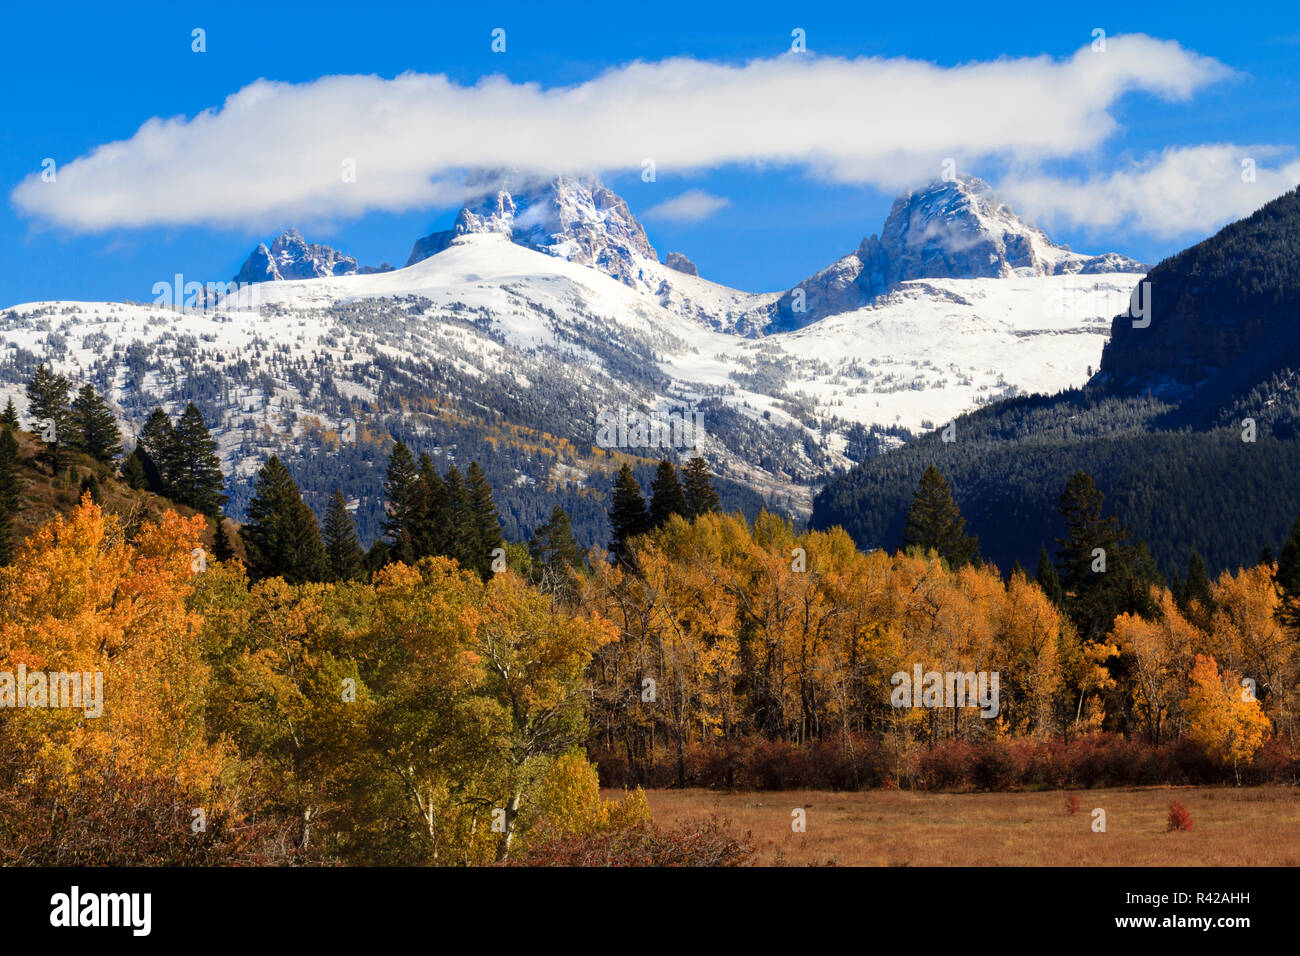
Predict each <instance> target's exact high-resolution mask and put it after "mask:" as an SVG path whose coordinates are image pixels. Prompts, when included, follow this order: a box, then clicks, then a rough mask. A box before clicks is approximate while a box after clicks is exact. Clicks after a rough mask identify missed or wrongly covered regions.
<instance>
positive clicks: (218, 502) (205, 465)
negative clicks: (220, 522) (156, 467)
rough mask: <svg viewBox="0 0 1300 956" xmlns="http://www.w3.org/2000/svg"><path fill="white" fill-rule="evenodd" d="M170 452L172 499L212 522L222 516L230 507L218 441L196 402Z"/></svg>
mask: <svg viewBox="0 0 1300 956" xmlns="http://www.w3.org/2000/svg"><path fill="white" fill-rule="evenodd" d="M170 451H171V454H170V458H171V473H170V475H169V476H168V483H169V485H170V491H171V495H172V497H173V498H175V500H176V501H179V502H180V503H181V504H183V505H189V506H190V507H191V508H194V509H195V510H196V511H200V512H202V513H203V514H205V515H207V516H208V517H210V518H215V517H217V516H218V515H220V514H221V506H222V505H224V504H225V503H226V495H225V494H224V493H223V492H222V487H223V486H224V485H225V477H224V476H223V475H222V474H221V459H220V458H219V457H217V443H216V440H215V439H213V437H212V435H211V433H210V432H209V431H208V426H207V424H205V423H204V421H203V414H202V412H200V411H199V410H198V409H197V408H195V407H194V403H193V402H191V403H190V404H189V405H187V406H186V407H185V411H184V412H183V413H182V414H181V417H180V418H179V419H178V420H177V422H176V427H175V428H174V429H173V430H172V436H171V449H170Z"/></svg>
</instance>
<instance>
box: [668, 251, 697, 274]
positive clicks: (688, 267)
mask: <svg viewBox="0 0 1300 956" xmlns="http://www.w3.org/2000/svg"><path fill="white" fill-rule="evenodd" d="M664 265H666V266H667V267H668V268H669V269H673V270H676V271H677V272H684V273H686V274H687V275H688V276H698V275H699V274H700V270H699V268H698V267H697V266H696V265H695V263H694V262H691V260H690V259H687V258H686V257H685V256H684V255H682V254H681V253H680V252H670V253H668V255H666V256H665V257H664Z"/></svg>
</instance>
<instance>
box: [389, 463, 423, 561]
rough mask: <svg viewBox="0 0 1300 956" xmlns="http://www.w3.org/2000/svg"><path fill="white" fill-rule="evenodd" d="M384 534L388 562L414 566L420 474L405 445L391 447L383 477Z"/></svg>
mask: <svg viewBox="0 0 1300 956" xmlns="http://www.w3.org/2000/svg"><path fill="white" fill-rule="evenodd" d="M384 500H385V501H386V502H387V506H386V507H387V513H386V515H385V517H384V534H385V535H387V536H388V543H389V560H391V561H400V562H402V563H403V564H414V563H415V562H416V560H418V558H419V557H420V555H419V554H418V553H417V547H416V539H417V537H418V533H419V520H420V474H419V472H418V471H417V470H416V467H415V459H414V458H413V457H412V456H411V449H409V448H408V447H406V443H405V442H400V441H399V442H398V443H397V444H395V445H394V446H393V453H392V454H391V455H390V456H389V458H388V472H387V474H386V475H385V477H384Z"/></svg>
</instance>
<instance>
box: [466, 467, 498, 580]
mask: <svg viewBox="0 0 1300 956" xmlns="http://www.w3.org/2000/svg"><path fill="white" fill-rule="evenodd" d="M465 487H466V489H467V490H468V492H469V504H470V521H471V523H472V528H473V530H472V532H471V534H472V535H473V538H474V542H475V544H476V546H477V548H478V553H477V555H476V560H475V561H474V563H472V564H471V567H474V568H476V569H477V570H478V572H479V573H480V574H482V575H483V576H484V577H487V576H488V575H489V574H491V573H492V552H493V551H495V550H496V549H497V548H500V547H501V546H502V545H504V544H505V536H504V535H503V534H502V533H501V517H500V515H499V514H498V513H497V505H496V502H495V501H494V500H493V498H492V486H491V485H490V484H488V480H487V476H486V475H484V474H483V469H482V468H480V467H479V465H478V462H476V461H472V462H470V464H469V469H468V470H467V471H466V472H465Z"/></svg>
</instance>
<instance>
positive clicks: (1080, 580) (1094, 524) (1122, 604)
mask: <svg viewBox="0 0 1300 956" xmlns="http://www.w3.org/2000/svg"><path fill="white" fill-rule="evenodd" d="M1104 500H1105V499H1104V497H1103V495H1102V493H1101V492H1100V491H1098V490H1097V486H1096V484H1095V483H1094V482H1093V480H1092V476H1090V475H1089V474H1088V473H1087V472H1085V471H1078V472H1075V473H1074V475H1072V476H1071V477H1070V480H1069V481H1068V482H1066V485H1065V491H1063V492H1062V493H1061V497H1060V499H1059V500H1058V502H1057V510H1058V511H1059V512H1060V515H1061V517H1062V518H1063V519H1064V521H1065V537H1064V538H1060V539H1058V541H1057V543H1058V544H1059V545H1060V546H1061V547H1060V550H1059V551H1058V552H1057V567H1058V568H1059V569H1060V572H1061V588H1062V590H1063V591H1064V592H1065V608H1066V612H1067V613H1068V614H1069V616H1070V618H1071V619H1072V620H1073V621H1074V624H1075V627H1076V628H1078V632H1079V636H1080V638H1081V639H1082V640H1085V641H1097V640H1101V639H1102V638H1103V637H1105V635H1106V634H1107V633H1108V632H1109V631H1110V629H1111V626H1112V625H1113V624H1114V621H1115V618H1116V616H1118V615H1119V614H1121V613H1124V612H1128V613H1137V614H1142V613H1149V612H1150V610H1151V608H1150V597H1149V584H1150V583H1151V582H1152V581H1153V580H1154V578H1155V577H1156V574H1155V571H1154V568H1153V567H1152V564H1151V559H1150V556H1149V555H1148V554H1147V553H1146V549H1145V548H1143V547H1141V546H1140V545H1139V546H1134V545H1132V544H1129V543H1128V532H1127V531H1125V530H1124V528H1123V527H1121V526H1120V523H1119V519H1118V518H1116V517H1115V516H1114V515H1104V514H1103V513H1102V506H1103V503H1104ZM1103 562H1104V563H1103ZM1103 568H1104V570H1103Z"/></svg>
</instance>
